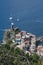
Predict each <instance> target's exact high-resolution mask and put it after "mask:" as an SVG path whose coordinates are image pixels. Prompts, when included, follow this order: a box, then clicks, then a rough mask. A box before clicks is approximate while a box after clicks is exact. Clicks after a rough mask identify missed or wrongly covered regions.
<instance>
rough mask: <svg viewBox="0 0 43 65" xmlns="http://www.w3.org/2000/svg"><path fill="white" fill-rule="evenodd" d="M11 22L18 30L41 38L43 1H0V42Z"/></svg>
mask: <svg viewBox="0 0 43 65" xmlns="http://www.w3.org/2000/svg"><path fill="white" fill-rule="evenodd" d="M10 17H12V18H13V19H12V20H9V18H10ZM11 22H13V23H14V25H15V27H19V28H20V30H25V31H27V32H30V33H33V34H35V35H36V36H38V37H39V36H43V0H0V41H2V40H3V37H4V32H5V29H9V28H10V27H11Z"/></svg>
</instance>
